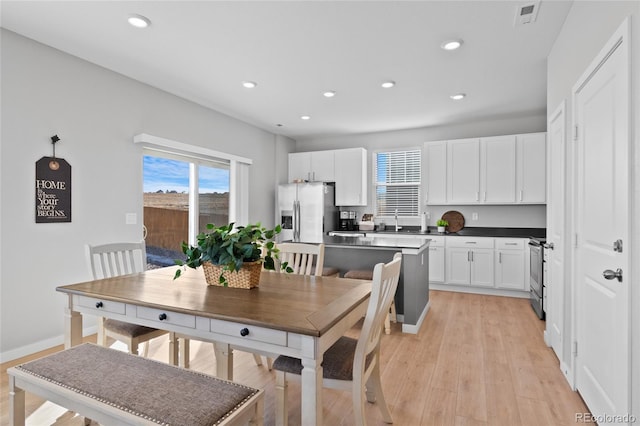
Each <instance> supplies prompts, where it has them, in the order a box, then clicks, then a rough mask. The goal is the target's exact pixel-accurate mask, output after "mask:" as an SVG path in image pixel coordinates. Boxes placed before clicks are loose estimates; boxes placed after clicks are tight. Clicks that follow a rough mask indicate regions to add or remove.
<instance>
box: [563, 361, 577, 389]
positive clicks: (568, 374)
mask: <svg viewBox="0 0 640 426" xmlns="http://www.w3.org/2000/svg"><path fill="white" fill-rule="evenodd" d="M560 371H562V374H563V375H564V378H565V379H566V380H567V382H568V383H569V386H571V389H572V390H574V391H575V390H576V384H575V382H574V380H573V373H572V371H571V368H570V367H569V366H568V365H567V363H566V362H564V361H561V362H560Z"/></svg>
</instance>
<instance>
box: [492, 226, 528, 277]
mask: <svg viewBox="0 0 640 426" xmlns="http://www.w3.org/2000/svg"><path fill="white" fill-rule="evenodd" d="M525 253H526V251H525V240H524V239H522V238H513V239H512V238H497V239H496V259H495V262H496V266H495V271H496V288H503V289H507V290H526V276H525Z"/></svg>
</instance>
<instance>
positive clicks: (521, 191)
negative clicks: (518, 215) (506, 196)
mask: <svg viewBox="0 0 640 426" xmlns="http://www.w3.org/2000/svg"><path fill="white" fill-rule="evenodd" d="M523 192H524V191H523V190H522V189H521V190H520V201H522V193H523Z"/></svg>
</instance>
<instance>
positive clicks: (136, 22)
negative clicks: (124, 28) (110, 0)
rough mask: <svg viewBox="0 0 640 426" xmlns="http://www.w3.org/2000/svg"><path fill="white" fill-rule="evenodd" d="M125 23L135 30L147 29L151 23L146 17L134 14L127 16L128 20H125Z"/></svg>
mask: <svg viewBox="0 0 640 426" xmlns="http://www.w3.org/2000/svg"><path fill="white" fill-rule="evenodd" d="M127 22H129V24H130V25H131V26H134V27H136V28H147V27H148V26H149V25H151V21H150V20H149V18H147V17H146V16H142V15H135V14H132V15H129V18H127Z"/></svg>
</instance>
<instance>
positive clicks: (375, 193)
mask: <svg viewBox="0 0 640 426" xmlns="http://www.w3.org/2000/svg"><path fill="white" fill-rule="evenodd" d="M409 151H417V153H418V158H419V161H420V181H419V182H417V183H398V184H382V183H381V182H378V154H380V153H392V152H409ZM372 162H373V167H372V169H373V170H372V178H371V181H372V183H373V185H372V187H373V188H372V189H373V194H372V198H373V211H374V212H375V216H376V217H378V218H383V219H389V218H392V217H393V216H382V215H380V216H379V215H378V186H380V185H384V186H415V187H416V188H417V192H418V202H417V211H416V214H415V215H409V216H407V215H402V214H401V213H399V214H398V217H403V218H419V217H420V206H421V205H422V197H423V195H422V175H423V171H422V149H421V147H419V146H418V147H407V148H397V149H395V148H394V149H379V150H376V151H374V152H373V156H372Z"/></svg>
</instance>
